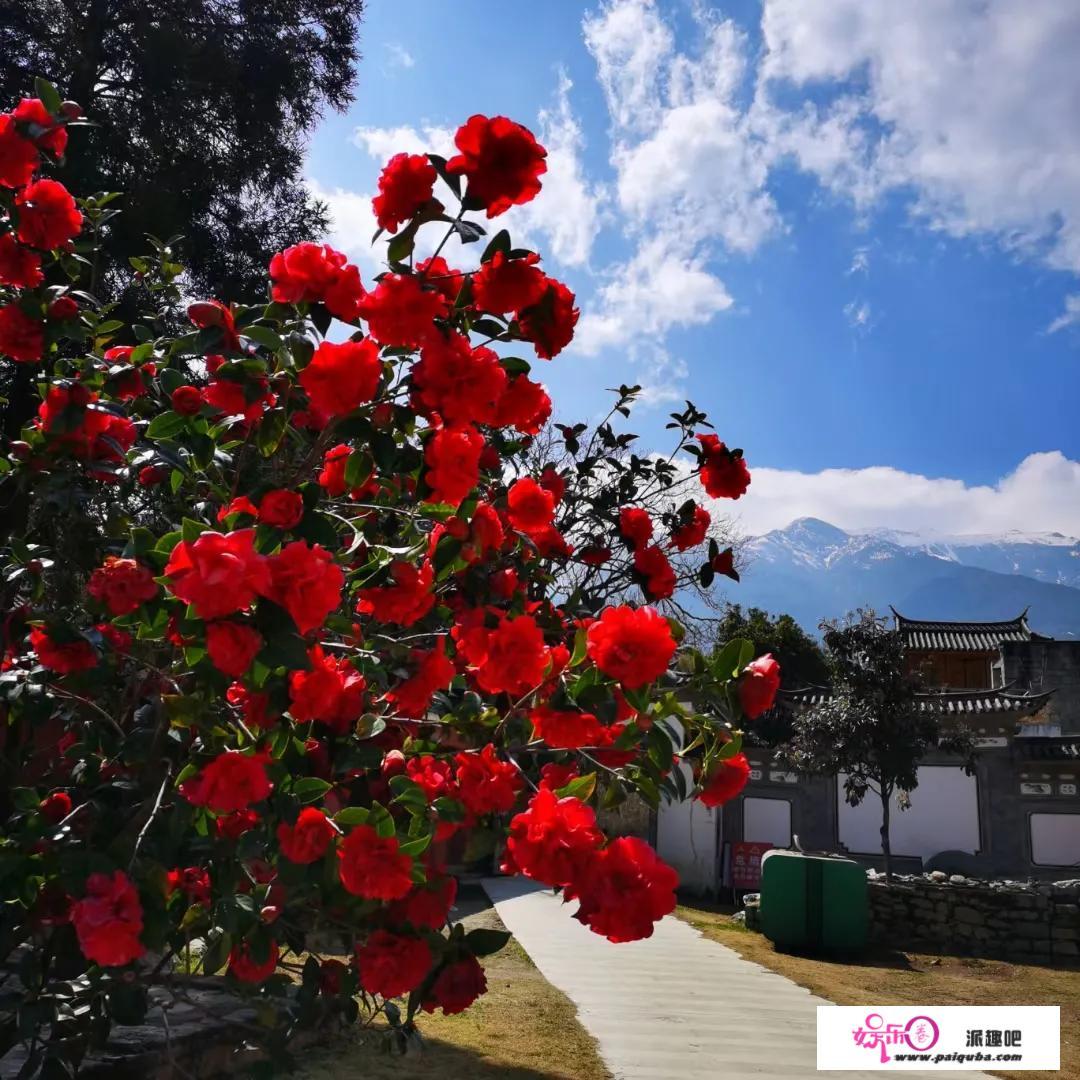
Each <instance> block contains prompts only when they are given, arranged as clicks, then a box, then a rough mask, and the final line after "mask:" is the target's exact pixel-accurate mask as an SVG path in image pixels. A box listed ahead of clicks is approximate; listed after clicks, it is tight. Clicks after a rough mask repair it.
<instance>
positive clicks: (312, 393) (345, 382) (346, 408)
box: [300, 338, 382, 417]
mask: <svg viewBox="0 0 1080 1080" xmlns="http://www.w3.org/2000/svg"><path fill="white" fill-rule="evenodd" d="M381 376H382V361H381V360H380V359H379V346H378V345H376V344H375V342H374V341H372V340H371V338H364V340H363V341H343V342H341V344H340V345H335V344H334V342H332V341H322V342H320V343H319V347H318V348H317V349H316V350H315V355H314V356H312V358H311V363H309V364H308V366H307V367H306V368H304V370H303V371H301V372H300V385H301V386H302V387H303V388H304V390H305V392H306V393H307V396H308V400H309V401H310V402H311V404H312V406H313V407H314V408H316V409H318V410H319V411H320V412H321V413H323V414H324V415H325V416H327V417H334V416H344V415H345V413H348V412H352V411H353V409H355V408H357V407H358V406H360V405H363V404H365V403H366V402H368V401H370V400H371V399H372V398H373V397H374V396H375V390H376V387H378V385H379V379H380V378H381Z"/></svg>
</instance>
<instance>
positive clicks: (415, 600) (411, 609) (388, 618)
mask: <svg viewBox="0 0 1080 1080" xmlns="http://www.w3.org/2000/svg"><path fill="white" fill-rule="evenodd" d="M390 577H391V578H392V579H393V581H394V584H393V585H382V586H374V587H372V588H370V589H361V590H360V593H359V597H360V599H359V602H358V603H357V605H356V610H357V612H359V614H361V615H371V616H372V617H374V618H375V619H378V621H379V622H386V623H398V624H399V625H400V626H412V624H413V623H414V622H418V621H419V620H420V619H422V618H423V617H424V616H425V615H426V614H427V613H428V612H429V611H430V610H431V608H432V606H433V605H434V603H435V594H434V593H433V592H432V586H433V585H434V583H435V568H434V567H433V566H432V565H431V563H430V562H425V563H423V564H422V565H421V566H420V567H419V568H417V567H415V566H413V564H412V563H408V562H404V561H401V560H398V561H395V562H392V563H391V564H390Z"/></svg>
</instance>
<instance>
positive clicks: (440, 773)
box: [384, 754, 457, 803]
mask: <svg viewBox="0 0 1080 1080" xmlns="http://www.w3.org/2000/svg"><path fill="white" fill-rule="evenodd" d="M384 764H386V763H385V762H384ZM405 775H406V776H408V778H409V779H410V780H412V782H413V783H414V784H417V785H418V786H419V787H420V788H422V789H423V792H424V795H425V796H426V797H427V801H428V802H429V803H432V802H434V801H435V800H436V799H438V798H440V797H441V796H443V795H450V796H454V795H456V794H457V784H456V782H455V780H454V766H453V764H452V763H451V762H450V761H447V759H446V758H437V757H435V756H434V755H433V754H419V755H417V756H416V757H411V758H409V760H408V761H407V762H406V763H405Z"/></svg>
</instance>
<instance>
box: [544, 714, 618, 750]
mask: <svg viewBox="0 0 1080 1080" xmlns="http://www.w3.org/2000/svg"><path fill="white" fill-rule="evenodd" d="M529 719H530V720H531V721H532V724H533V735H534V737H535V738H537V739H543V740H544V742H546V743H547V744H548V746H550V747H551V748H552V750H569V749H574V748H576V747H579V746H595V745H596V742H597V740H598V739H600V738H602V737H603V736H602V735H601V729H602V728H603V724H601V723H600V721H599V720H597V718H596V717H595V716H593V714H592V713H587V712H575V711H573V710H568V709H553V708H551V706H550V705H538V706H537V707H536V708H535V709H533V711H532V712H531V713H529Z"/></svg>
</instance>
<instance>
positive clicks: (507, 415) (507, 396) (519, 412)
mask: <svg viewBox="0 0 1080 1080" xmlns="http://www.w3.org/2000/svg"><path fill="white" fill-rule="evenodd" d="M550 416H551V398H550V397H548V393H547V391H546V390H545V389H544V388H543V386H541V385H540V383H538V382H533V381H532V379H530V378H529V377H528V376H527V375H515V376H514V378H513V379H511V380H510V382H509V383H508V384H507V386H506V390H505V391H504V393H503V396H502V397H501V398H499V404H498V408H497V409H496V410H495V419H494V420H493V421H492V423H493V424H494V425H495V426H496V427H513V428H517V430H518V431H520V432H521V433H522V434H523V435H537V434H539V432H540V429H541V428H542V427H543V426H544V425H545V424H546V423H547V422H548V419H549V418H550Z"/></svg>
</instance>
